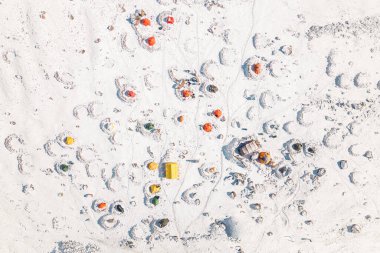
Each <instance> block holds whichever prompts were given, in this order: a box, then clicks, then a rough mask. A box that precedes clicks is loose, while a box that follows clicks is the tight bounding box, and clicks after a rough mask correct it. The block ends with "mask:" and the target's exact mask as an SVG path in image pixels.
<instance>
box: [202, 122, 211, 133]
mask: <svg viewBox="0 0 380 253" xmlns="http://www.w3.org/2000/svg"><path fill="white" fill-rule="evenodd" d="M203 130H204V131H205V132H207V133H209V132H211V131H212V125H211V123H206V124H204V125H203Z"/></svg>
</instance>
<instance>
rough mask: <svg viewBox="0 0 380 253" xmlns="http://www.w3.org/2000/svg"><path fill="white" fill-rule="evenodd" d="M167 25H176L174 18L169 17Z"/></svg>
mask: <svg viewBox="0 0 380 253" xmlns="http://www.w3.org/2000/svg"><path fill="white" fill-rule="evenodd" d="M166 23H168V24H174V18H173V17H172V16H168V17H167V18H166Z"/></svg>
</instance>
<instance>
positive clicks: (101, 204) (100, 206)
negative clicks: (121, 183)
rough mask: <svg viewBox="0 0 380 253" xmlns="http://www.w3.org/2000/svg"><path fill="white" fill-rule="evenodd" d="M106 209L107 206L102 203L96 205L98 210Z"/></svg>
mask: <svg viewBox="0 0 380 253" xmlns="http://www.w3.org/2000/svg"><path fill="white" fill-rule="evenodd" d="M106 207H107V204H106V203H104V202H101V203H99V204H98V208H99V209H105V208H106Z"/></svg>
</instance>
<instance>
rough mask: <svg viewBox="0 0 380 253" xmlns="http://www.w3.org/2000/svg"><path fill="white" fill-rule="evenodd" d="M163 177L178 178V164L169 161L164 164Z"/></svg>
mask: <svg viewBox="0 0 380 253" xmlns="http://www.w3.org/2000/svg"><path fill="white" fill-rule="evenodd" d="M165 177H166V178H167V179H178V178H179V174H178V164H177V163H173V162H169V163H166V164H165Z"/></svg>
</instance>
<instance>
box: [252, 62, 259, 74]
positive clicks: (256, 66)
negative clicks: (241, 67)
mask: <svg viewBox="0 0 380 253" xmlns="http://www.w3.org/2000/svg"><path fill="white" fill-rule="evenodd" d="M253 72H255V74H256V75H259V74H260V73H261V64H260V63H255V64H253Z"/></svg>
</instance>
